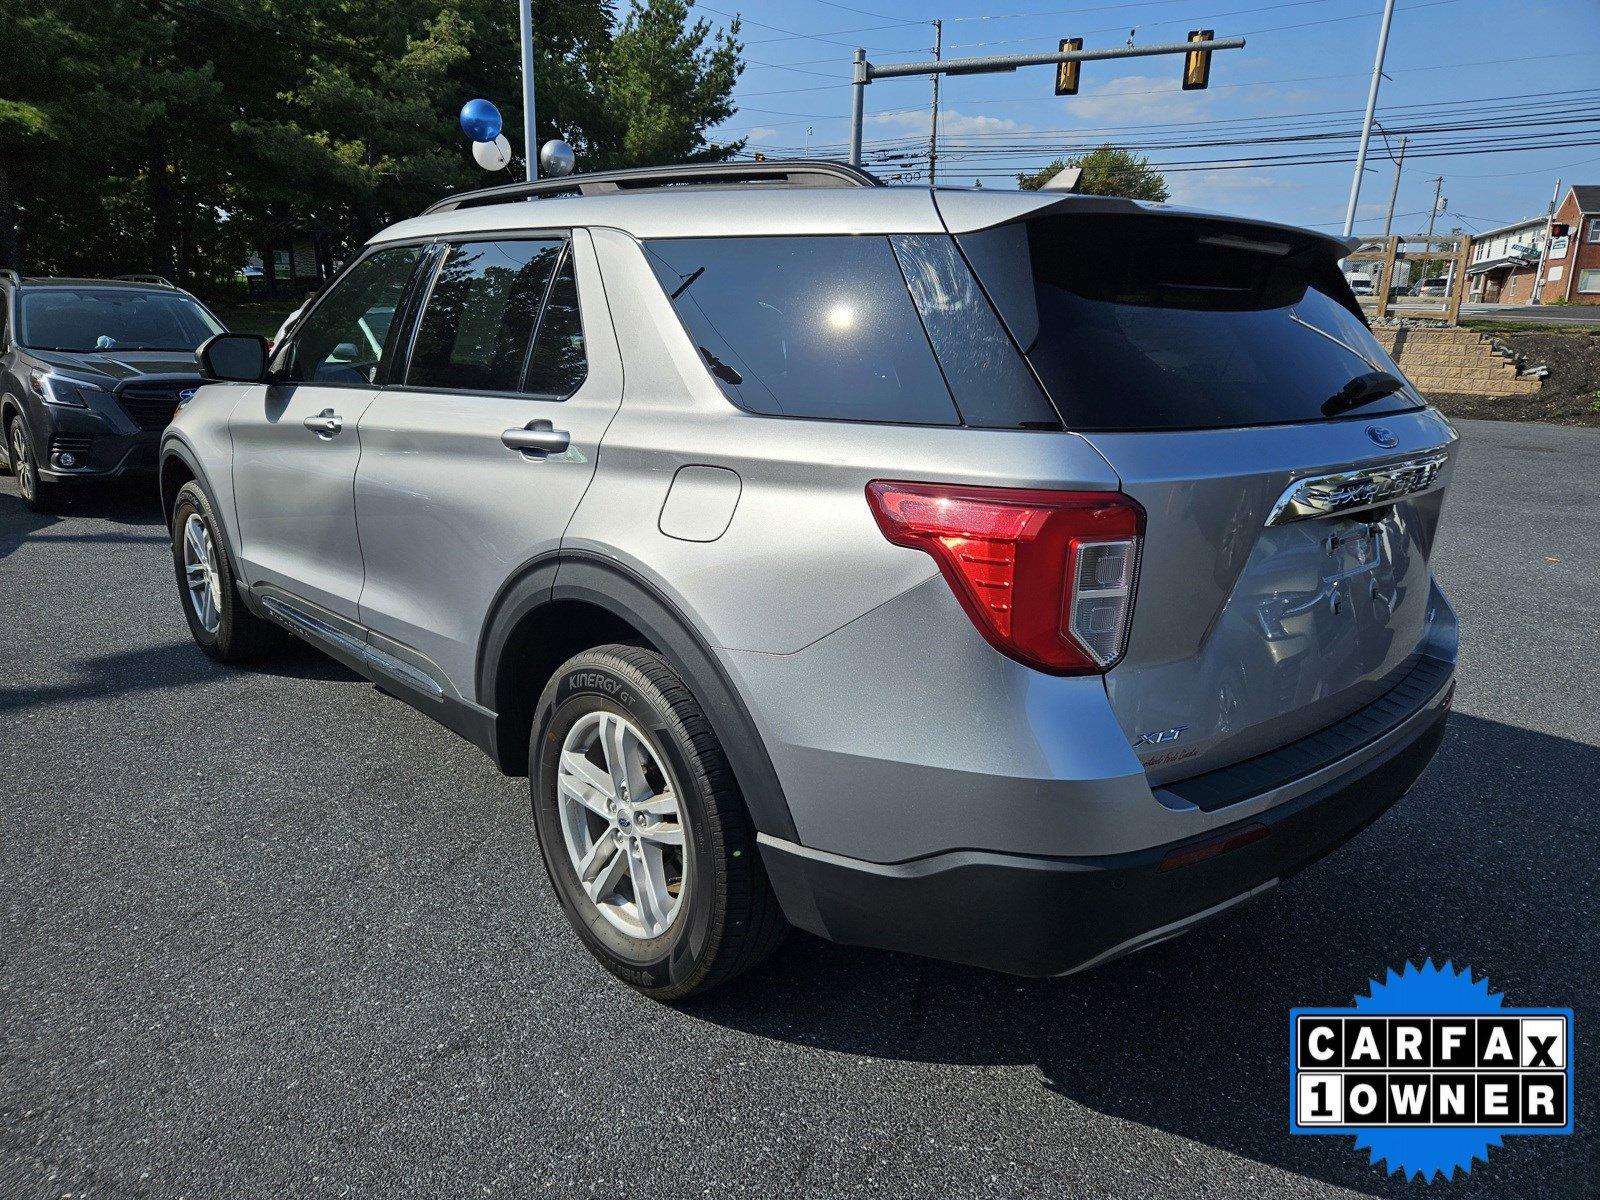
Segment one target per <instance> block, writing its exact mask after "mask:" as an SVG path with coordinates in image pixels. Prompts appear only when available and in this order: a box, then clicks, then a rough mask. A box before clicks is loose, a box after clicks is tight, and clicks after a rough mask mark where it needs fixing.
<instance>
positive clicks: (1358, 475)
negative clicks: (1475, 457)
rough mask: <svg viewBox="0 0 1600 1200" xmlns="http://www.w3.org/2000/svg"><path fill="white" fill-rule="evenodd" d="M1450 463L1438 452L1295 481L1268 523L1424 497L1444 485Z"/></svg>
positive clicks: (1304, 518)
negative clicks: (1443, 475)
mask: <svg viewBox="0 0 1600 1200" xmlns="http://www.w3.org/2000/svg"><path fill="white" fill-rule="evenodd" d="M1449 461H1450V456H1449V454H1447V453H1446V452H1445V451H1443V450H1436V451H1433V452H1431V453H1428V454H1420V455H1418V456H1416V457H1415V458H1406V459H1401V460H1400V461H1398V462H1390V463H1380V464H1378V465H1376V466H1371V467H1359V468H1356V469H1355V470H1350V471H1335V472H1333V473H1332V474H1329V475H1313V476H1311V477H1309V478H1307V479H1299V480H1296V481H1295V482H1294V483H1291V484H1290V485H1289V486H1288V488H1286V489H1285V490H1284V493H1283V495H1281V496H1279V497H1278V502H1277V503H1276V504H1274V505H1273V506H1272V511H1271V512H1269V513H1268V514H1267V524H1268V525H1287V524H1289V522H1291V521H1309V520H1312V519H1314V518H1316V517H1329V516H1333V515H1334V514H1336V513H1342V512H1357V511H1359V510H1361V509H1364V508H1371V507H1372V506H1373V505H1375V504H1389V503H1392V502H1393V501H1395V500H1403V499H1405V498H1406V497H1408V496H1420V495H1423V494H1424V493H1426V492H1431V491H1434V490H1435V489H1436V488H1438V487H1440V486H1442V481H1441V480H1440V478H1439V476H1440V472H1441V471H1442V470H1443V469H1444V465H1445V463H1447V462H1449Z"/></svg>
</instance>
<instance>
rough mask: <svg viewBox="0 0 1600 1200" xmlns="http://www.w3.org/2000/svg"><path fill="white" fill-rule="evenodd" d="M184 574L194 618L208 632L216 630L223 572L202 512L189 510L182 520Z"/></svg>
mask: <svg viewBox="0 0 1600 1200" xmlns="http://www.w3.org/2000/svg"><path fill="white" fill-rule="evenodd" d="M183 576H184V582H185V584H186V585H187V586H188V589H189V607H190V608H191V609H192V610H193V612H194V616H195V620H197V621H199V622H200V628H202V629H204V630H205V631H206V632H207V633H215V632H216V631H217V626H218V625H220V624H221V623H222V576H221V573H220V572H219V571H218V570H217V550H216V544H215V543H214V542H213V541H212V540H211V531H210V530H209V529H207V528H206V523H205V521H203V520H202V519H201V517H200V514H199V513H190V514H189V519H188V520H187V521H185V522H184V523H183Z"/></svg>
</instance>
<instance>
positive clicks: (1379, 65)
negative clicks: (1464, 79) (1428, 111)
mask: <svg viewBox="0 0 1600 1200" xmlns="http://www.w3.org/2000/svg"><path fill="white" fill-rule="evenodd" d="M1393 20H1394V0H1384V5H1383V28H1382V29H1380V30H1379V31H1378V56H1377V57H1376V58H1375V59H1373V61H1372V86H1371V87H1370V88H1369V89H1368V90H1367V116H1366V119H1365V120H1364V121H1362V122H1361V146H1360V148H1359V149H1357V150H1356V177H1355V178H1354V179H1352V180H1351V181H1350V206H1349V207H1348V208H1347V209H1346V210H1345V214H1344V236H1345V237H1349V236H1350V231H1351V230H1352V229H1353V228H1355V223H1356V200H1357V199H1358V198H1360V196H1361V173H1362V172H1363V171H1365V170H1366V169H1367V143H1368V142H1369V141H1371V140H1372V114H1373V112H1374V111H1375V110H1376V109H1377V107H1378V85H1379V84H1380V83H1382V82H1383V54H1384V51H1385V50H1387V49H1388V48H1389V23H1390V22H1391V21H1393Z"/></svg>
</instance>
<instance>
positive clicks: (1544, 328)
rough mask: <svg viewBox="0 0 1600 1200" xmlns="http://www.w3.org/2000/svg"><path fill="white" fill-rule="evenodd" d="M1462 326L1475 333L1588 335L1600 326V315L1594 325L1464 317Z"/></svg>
mask: <svg viewBox="0 0 1600 1200" xmlns="http://www.w3.org/2000/svg"><path fill="white" fill-rule="evenodd" d="M1461 328H1463V329H1470V330H1472V331H1473V332H1474V333H1572V334H1582V335H1584V336H1585V337H1587V336H1589V335H1590V334H1592V333H1594V332H1595V330H1596V329H1597V328H1600V316H1597V317H1596V318H1595V324H1593V325H1575V324H1573V323H1572V322H1571V321H1495V320H1474V319H1473V318H1471V317H1463V318H1462V319H1461Z"/></svg>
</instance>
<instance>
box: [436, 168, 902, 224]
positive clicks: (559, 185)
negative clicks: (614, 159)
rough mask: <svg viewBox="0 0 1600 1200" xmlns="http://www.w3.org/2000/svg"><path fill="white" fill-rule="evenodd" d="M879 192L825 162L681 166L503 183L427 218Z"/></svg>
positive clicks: (866, 174) (446, 202)
mask: <svg viewBox="0 0 1600 1200" xmlns="http://www.w3.org/2000/svg"><path fill="white" fill-rule="evenodd" d="M747 186H748V187H798V188H805V187H882V186H883V180H881V179H879V178H878V177H877V176H876V175H874V174H872V173H871V172H870V171H863V170H862V169H861V168H860V167H852V166H850V165H849V164H848V163H842V162H833V161H831V160H829V159H810V158H807V159H787V160H783V159H780V160H777V161H768V162H738V163H685V164H682V165H678V166H669V167H629V168H627V169H625V170H619V171H591V172H588V173H586V174H577V175H565V176H562V177H560V178H556V179H536V180H532V181H529V182H527V183H503V184H500V185H499V186H498V187H490V188H480V189H478V190H477V191H472V192H458V193H456V194H455V195H453V196H446V197H445V198H444V199H443V200H440V201H439V202H438V203H437V204H435V205H433V206H432V207H430V208H428V209H427V210H426V211H427V212H429V213H441V212H454V211H455V210H456V209H460V208H477V207H479V206H480V205H484V204H505V203H507V202H509V201H513V200H547V199H550V198H551V197H554V196H605V195H617V194H618V193H622V192H646V191H663V190H666V189H670V188H680V187H712V188H730V187H731V188H736V187H747Z"/></svg>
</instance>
